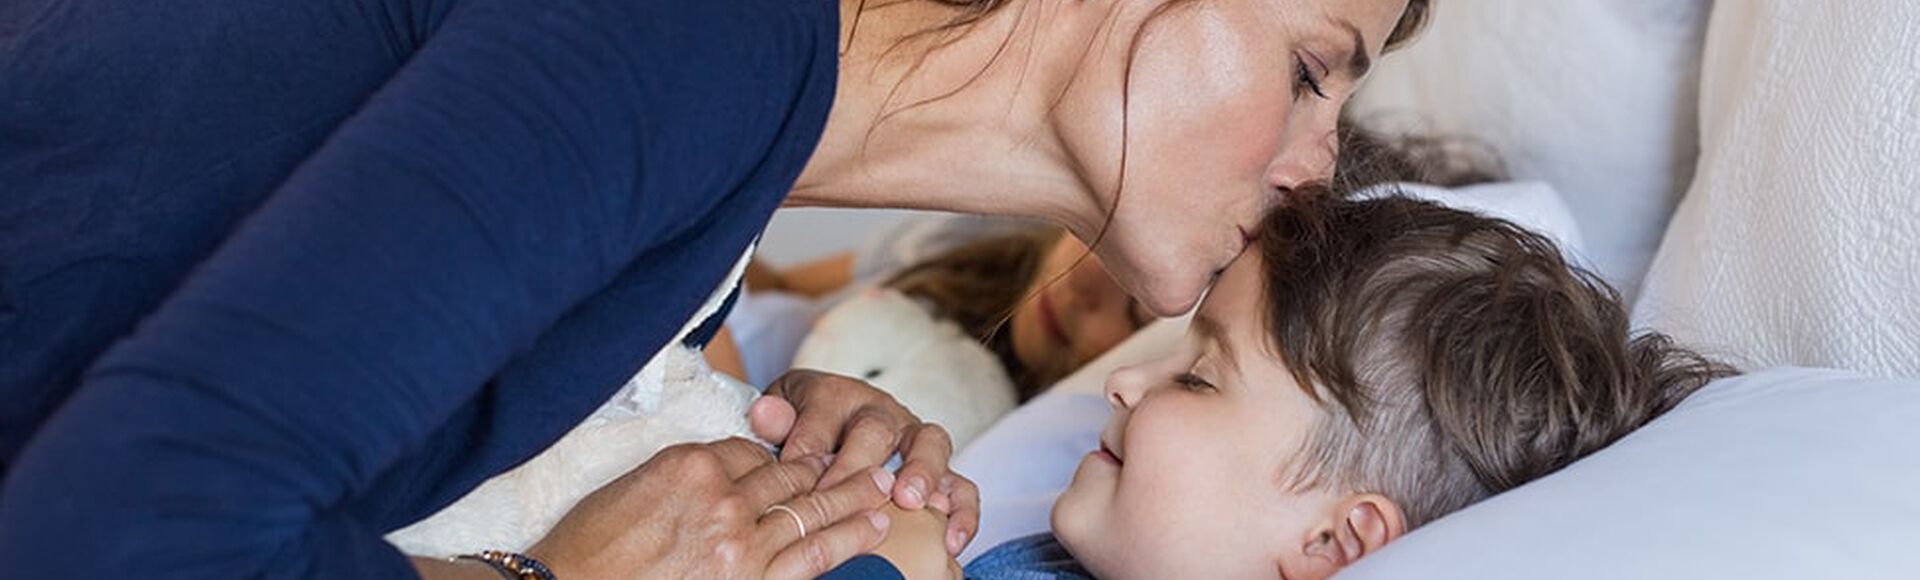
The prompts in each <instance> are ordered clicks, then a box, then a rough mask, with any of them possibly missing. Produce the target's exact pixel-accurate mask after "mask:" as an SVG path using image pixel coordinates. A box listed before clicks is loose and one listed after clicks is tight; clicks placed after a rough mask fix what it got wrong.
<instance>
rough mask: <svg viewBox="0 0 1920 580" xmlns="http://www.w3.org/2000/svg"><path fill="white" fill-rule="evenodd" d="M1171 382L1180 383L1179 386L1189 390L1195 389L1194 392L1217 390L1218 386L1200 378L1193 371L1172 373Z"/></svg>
mask: <svg viewBox="0 0 1920 580" xmlns="http://www.w3.org/2000/svg"><path fill="white" fill-rule="evenodd" d="M1173 383H1174V384H1176V385H1180V386H1181V387H1184V388H1186V389H1187V390H1189V391H1195V392H1199V391H1217V390H1219V388H1218V387H1215V386H1213V383H1209V382H1207V380H1206V379H1203V378H1200V375H1196V374H1193V373H1180V374H1177V375H1174V376H1173Z"/></svg>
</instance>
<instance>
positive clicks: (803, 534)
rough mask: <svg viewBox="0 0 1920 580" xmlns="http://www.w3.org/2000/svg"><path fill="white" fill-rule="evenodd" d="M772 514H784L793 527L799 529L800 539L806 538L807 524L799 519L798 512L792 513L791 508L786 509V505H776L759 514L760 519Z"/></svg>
mask: <svg viewBox="0 0 1920 580" xmlns="http://www.w3.org/2000/svg"><path fill="white" fill-rule="evenodd" d="M773 512H786V513H787V517H790V518H793V525H794V526H795V527H798V528H800V537H802V538H805V537H807V522H805V521H802V520H801V519H800V512H796V511H793V508H790V507H787V505H786V504H780V503H777V504H773V505H771V506H768V507H767V511H763V512H760V517H763V518H764V517H767V514H770V513H773Z"/></svg>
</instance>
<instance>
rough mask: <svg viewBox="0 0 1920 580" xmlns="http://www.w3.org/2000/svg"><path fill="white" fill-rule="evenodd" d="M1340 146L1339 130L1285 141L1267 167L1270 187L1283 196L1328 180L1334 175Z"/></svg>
mask: <svg viewBox="0 0 1920 580" xmlns="http://www.w3.org/2000/svg"><path fill="white" fill-rule="evenodd" d="M1339 149H1340V134H1339V133H1338V132H1336V131H1327V132H1325V133H1322V134H1319V135H1316V136H1311V137H1308V136H1302V137H1301V138H1300V139H1297V140H1292V141H1289V142H1287V143H1284V144H1283V147H1282V149H1281V151H1280V154H1279V155H1277V156H1275V157H1274V159H1273V163H1271V164H1269V165H1268V166H1267V176H1266V177H1267V187H1270V188H1272V189H1274V190H1275V191H1277V192H1279V193H1280V194H1282V196H1284V195H1285V194H1290V193H1293V192H1295V191H1298V190H1300V189H1302V188H1305V187H1307V186H1308V185H1311V184H1315V183H1325V182H1326V181H1328V180H1330V179H1332V178H1333V169H1334V163H1335V156H1336V152H1338V151H1339Z"/></svg>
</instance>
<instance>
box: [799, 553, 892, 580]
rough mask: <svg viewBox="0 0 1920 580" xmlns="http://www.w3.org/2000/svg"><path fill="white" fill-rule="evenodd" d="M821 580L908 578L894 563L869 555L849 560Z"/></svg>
mask: <svg viewBox="0 0 1920 580" xmlns="http://www.w3.org/2000/svg"><path fill="white" fill-rule="evenodd" d="M820 580H907V577H906V576H903V575H901V574H900V569H899V568H895V567H894V566H893V562H888V561H887V559H886V558H882V557H879V556H875V555H872V554H868V555H865V556H860V557H857V558H854V559H852V560H848V561H847V563H845V564H841V565H840V567H839V568H834V569H833V571H831V572H827V573H826V574H822V575H821V576H820Z"/></svg>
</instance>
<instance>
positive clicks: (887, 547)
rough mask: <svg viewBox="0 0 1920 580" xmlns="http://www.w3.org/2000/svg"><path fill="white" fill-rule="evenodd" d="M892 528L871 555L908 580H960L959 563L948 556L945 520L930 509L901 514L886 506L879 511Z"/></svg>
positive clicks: (901, 510) (897, 508)
mask: <svg viewBox="0 0 1920 580" xmlns="http://www.w3.org/2000/svg"><path fill="white" fill-rule="evenodd" d="M880 511H881V512H882V513H885V514H887V516H888V518H889V519H890V520H891V525H890V526H888V528H887V539H886V540H884V541H882V542H880V547H878V548H874V550H873V553H874V554H875V555H878V556H880V557H882V558H886V559H887V561H888V562H892V563H893V567H895V568H899V569H900V574H901V575H903V576H906V577H907V579H908V580H961V578H962V577H963V575H962V574H961V571H960V563H959V562H955V561H954V559H953V556H952V555H950V554H948V553H947V545H946V537H947V516H946V515H945V514H942V513H940V512H939V511H938V510H935V509H933V508H927V509H918V510H904V509H901V508H900V506H898V505H888V506H887V507H885V508H882V509H881V510H880Z"/></svg>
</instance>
